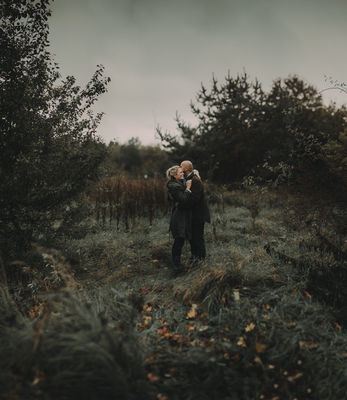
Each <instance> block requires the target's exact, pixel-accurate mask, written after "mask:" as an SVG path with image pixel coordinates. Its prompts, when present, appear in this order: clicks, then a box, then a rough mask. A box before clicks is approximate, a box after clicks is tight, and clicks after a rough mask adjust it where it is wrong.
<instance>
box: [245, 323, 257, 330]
mask: <svg viewBox="0 0 347 400" xmlns="http://www.w3.org/2000/svg"><path fill="white" fill-rule="evenodd" d="M254 328H255V324H254V323H253V322H251V323H250V324H249V325H247V326H246V328H245V332H251V331H253V329H254Z"/></svg>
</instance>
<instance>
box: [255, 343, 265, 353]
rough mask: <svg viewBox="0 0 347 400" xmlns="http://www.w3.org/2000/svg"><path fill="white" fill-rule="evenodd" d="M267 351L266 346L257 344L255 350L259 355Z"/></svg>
mask: <svg viewBox="0 0 347 400" xmlns="http://www.w3.org/2000/svg"><path fill="white" fill-rule="evenodd" d="M265 349H266V344H264V343H260V342H255V350H256V352H257V353H264V351H265Z"/></svg>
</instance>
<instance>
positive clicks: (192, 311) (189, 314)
mask: <svg viewBox="0 0 347 400" xmlns="http://www.w3.org/2000/svg"><path fill="white" fill-rule="evenodd" d="M197 308H198V305H197V304H192V308H191V309H190V310H189V311H188V312H187V316H186V319H193V318H196V316H197V311H196V310H197Z"/></svg>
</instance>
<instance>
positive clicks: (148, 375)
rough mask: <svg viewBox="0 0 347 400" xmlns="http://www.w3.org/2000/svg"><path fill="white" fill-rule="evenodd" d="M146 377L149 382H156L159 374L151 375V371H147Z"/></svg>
mask: <svg viewBox="0 0 347 400" xmlns="http://www.w3.org/2000/svg"><path fill="white" fill-rule="evenodd" d="M147 379H148V380H149V381H150V382H157V381H159V379H160V378H159V376H157V375H153V374H152V373H151V372H150V373H148V374H147Z"/></svg>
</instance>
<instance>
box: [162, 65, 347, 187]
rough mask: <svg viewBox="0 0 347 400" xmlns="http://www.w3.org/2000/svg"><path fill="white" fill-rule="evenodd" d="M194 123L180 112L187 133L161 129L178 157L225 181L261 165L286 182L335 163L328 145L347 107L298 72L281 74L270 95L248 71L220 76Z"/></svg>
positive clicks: (262, 173) (203, 92)
mask: <svg viewBox="0 0 347 400" xmlns="http://www.w3.org/2000/svg"><path fill="white" fill-rule="evenodd" d="M191 110H192V113H193V114H194V115H195V116H196V117H197V118H198V123H197V125H196V126H191V125H189V124H186V123H185V122H184V121H182V120H181V119H180V118H179V117H178V118H177V124H178V128H179V129H180V132H181V136H180V137H174V136H172V135H171V134H170V133H168V132H163V131H162V130H161V129H160V128H158V129H157V132H158V135H159V137H160V138H161V140H162V143H163V145H164V147H165V148H166V149H167V150H168V151H169V153H170V155H171V156H172V157H173V158H174V159H175V160H182V159H186V158H188V159H192V161H193V162H196V163H197V165H198V168H199V170H201V172H202V173H203V174H204V176H207V177H208V179H213V180H215V181H219V182H224V183H225V182H232V181H235V180H236V181H240V180H241V179H242V178H243V177H245V176H247V175H249V174H250V173H251V171H252V170H253V171H254V174H255V176H256V177H261V178H262V180H263V181H277V182H281V181H285V180H287V181H288V179H290V178H292V177H294V178H295V177H296V176H298V175H299V176H300V175H305V173H306V172H307V171H312V172H313V171H315V170H316V169H317V167H318V168H319V170H326V169H328V166H327V164H326V163H325V161H324V157H323V146H325V145H326V144H327V143H329V141H334V140H337V138H338V137H339V135H340V133H341V132H343V131H344V127H345V122H346V120H345V118H346V109H345V108H344V107H342V108H340V109H336V108H335V106H333V105H330V106H328V107H327V106H324V105H323V103H322V97H321V95H320V94H319V93H318V92H317V90H316V89H315V88H314V87H313V86H311V85H308V84H307V83H305V82H304V81H302V80H301V79H299V78H298V77H297V76H291V77H288V78H286V79H277V80H275V81H274V82H273V84H272V88H271V90H270V91H269V92H268V93H266V92H265V91H264V90H263V89H262V86H261V84H260V83H259V82H258V81H257V80H255V81H254V82H252V81H250V79H249V76H248V75H247V74H246V73H244V74H242V75H237V76H236V77H235V78H234V77H232V76H231V75H230V74H228V75H227V76H226V78H225V81H224V82H223V83H221V84H219V83H218V81H217V79H216V78H214V77H213V80H212V84H211V88H210V89H207V88H206V86H204V85H203V84H202V85H201V89H200V90H199V91H198V93H197V96H196V104H195V103H193V102H192V103H191Z"/></svg>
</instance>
